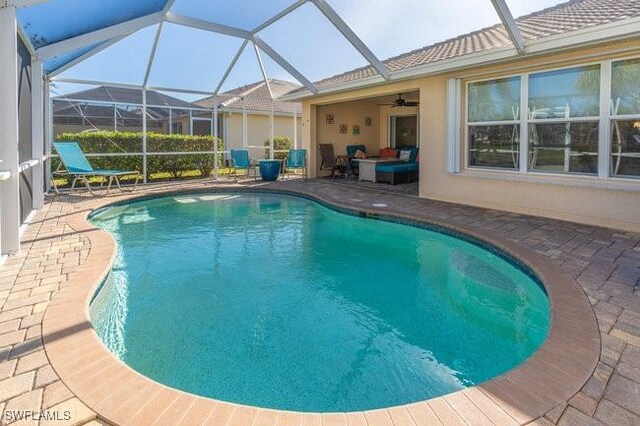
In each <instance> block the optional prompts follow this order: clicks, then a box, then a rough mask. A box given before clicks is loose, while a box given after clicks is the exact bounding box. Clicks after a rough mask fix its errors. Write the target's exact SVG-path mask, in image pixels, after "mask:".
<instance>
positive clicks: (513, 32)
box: [491, 0, 525, 53]
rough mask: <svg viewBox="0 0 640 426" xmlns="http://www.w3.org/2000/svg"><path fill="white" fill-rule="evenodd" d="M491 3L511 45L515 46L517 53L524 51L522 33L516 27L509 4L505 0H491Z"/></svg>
mask: <svg viewBox="0 0 640 426" xmlns="http://www.w3.org/2000/svg"><path fill="white" fill-rule="evenodd" d="M491 3H493V7H494V8H495V9H496V13H497V14H498V16H499V17H500V20H501V21H502V24H503V25H504V27H505V28H506V30H507V33H509V37H510V38H511V41H512V42H513V45H514V46H515V47H516V50H517V51H518V53H524V52H525V45H524V39H523V38H522V33H520V29H519V28H518V24H517V23H516V20H515V19H513V15H511V10H509V6H507V3H506V1H505V0H491Z"/></svg>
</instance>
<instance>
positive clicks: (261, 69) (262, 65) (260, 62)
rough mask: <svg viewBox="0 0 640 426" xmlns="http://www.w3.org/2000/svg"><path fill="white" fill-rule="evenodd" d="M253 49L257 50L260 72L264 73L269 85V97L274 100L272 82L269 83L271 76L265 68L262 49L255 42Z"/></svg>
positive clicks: (265, 80)
mask: <svg viewBox="0 0 640 426" xmlns="http://www.w3.org/2000/svg"><path fill="white" fill-rule="evenodd" d="M253 50H255V52H256V60H257V61H258V65H259V66H260V72H261V73H262V78H263V79H264V83H265V84H266V85H267V90H269V97H270V98H271V100H272V101H273V92H272V91H271V84H269V77H267V71H266V70H265V69H264V63H263V62H262V58H261V57H260V49H258V46H256V44H255V43H253Z"/></svg>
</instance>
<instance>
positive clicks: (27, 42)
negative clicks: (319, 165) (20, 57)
mask: <svg viewBox="0 0 640 426" xmlns="http://www.w3.org/2000/svg"><path fill="white" fill-rule="evenodd" d="M17 28H18V35H19V36H20V39H21V40H22V42H23V43H24V45H25V46H27V50H28V51H29V53H31V56H36V49H35V48H34V47H33V43H31V40H30V39H29V37H27V35H26V34H25V33H24V30H23V29H22V26H21V25H20V23H18V24H17Z"/></svg>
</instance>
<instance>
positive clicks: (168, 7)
mask: <svg viewBox="0 0 640 426" xmlns="http://www.w3.org/2000/svg"><path fill="white" fill-rule="evenodd" d="M175 2H176V0H169V1H167V4H165V5H164V8H163V9H162V12H163V13H164V14H165V15H166V14H167V13H169V11H170V10H171V8H172V7H173V4H174V3H175Z"/></svg>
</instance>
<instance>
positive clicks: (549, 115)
mask: <svg viewBox="0 0 640 426" xmlns="http://www.w3.org/2000/svg"><path fill="white" fill-rule="evenodd" d="M528 105H529V126H528V127H529V165H528V169H529V170H531V171H541V172H559V173H582V174H597V173H598V140H599V135H598V128H599V119H600V66H599V65H594V66H588V67H579V68H570V69H563V70H557V71H550V72H544V73H538V74H531V75H530V76H529V99H528Z"/></svg>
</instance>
